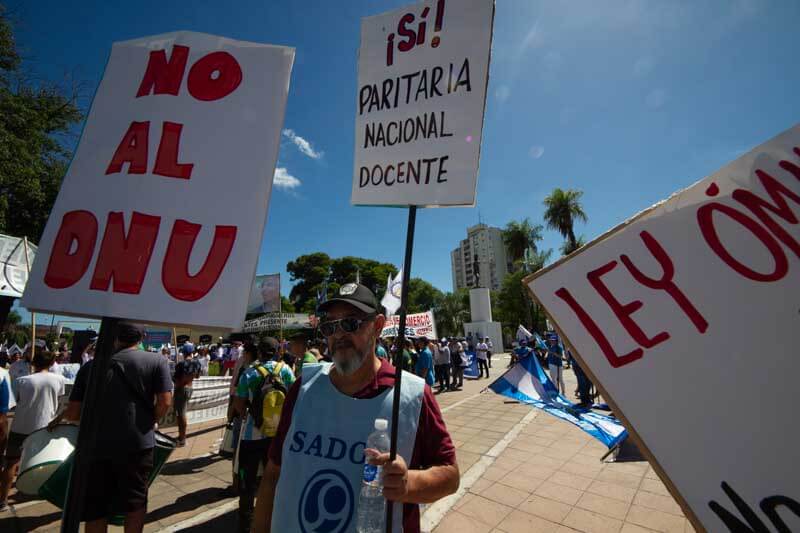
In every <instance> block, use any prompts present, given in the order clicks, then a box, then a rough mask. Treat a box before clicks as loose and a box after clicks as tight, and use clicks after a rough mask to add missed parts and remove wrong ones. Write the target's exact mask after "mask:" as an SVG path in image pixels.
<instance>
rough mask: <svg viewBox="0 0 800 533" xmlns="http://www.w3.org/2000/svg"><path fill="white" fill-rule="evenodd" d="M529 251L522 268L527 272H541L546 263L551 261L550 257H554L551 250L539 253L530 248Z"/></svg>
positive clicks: (526, 253)
mask: <svg viewBox="0 0 800 533" xmlns="http://www.w3.org/2000/svg"><path fill="white" fill-rule="evenodd" d="M528 250H529V251H526V252H525V257H523V259H522V267H523V268H524V269H525V271H526V272H536V271H538V270H541V269H542V268H544V265H545V263H547V262H548V261H550V257H551V256H552V255H553V250H552V249H550V248H548V249H547V250H541V251H538V252H536V251H534V250H533V249H532V248H528Z"/></svg>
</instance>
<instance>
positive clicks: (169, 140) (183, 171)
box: [153, 122, 194, 180]
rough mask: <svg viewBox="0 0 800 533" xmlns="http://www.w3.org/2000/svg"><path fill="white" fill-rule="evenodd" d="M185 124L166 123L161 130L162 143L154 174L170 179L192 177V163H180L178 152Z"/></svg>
mask: <svg viewBox="0 0 800 533" xmlns="http://www.w3.org/2000/svg"><path fill="white" fill-rule="evenodd" d="M181 130H183V124H176V123H175V122H164V125H163V126H162V129H161V142H160V143H159V144H158V153H157V154H156V165H155V167H153V174H158V175H159V176H166V177H168V178H181V179H185V180H188V179H189V178H190V177H191V176H192V168H193V167H194V164H192V163H178V152H179V150H180V145H181Z"/></svg>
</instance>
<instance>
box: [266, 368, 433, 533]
mask: <svg viewBox="0 0 800 533" xmlns="http://www.w3.org/2000/svg"><path fill="white" fill-rule="evenodd" d="M331 366H332V365H331V364H330V363H322V364H316V365H313V364H311V365H303V381H302V386H301V387H300V391H299V394H298V396H297V402H296V403H295V405H294V411H293V413H292V424H291V427H290V428H289V432H288V433H287V435H286V440H285V441H284V443H283V450H282V460H281V475H280V478H279V480H278V487H277V491H276V493H275V502H274V505H273V507H272V509H273V511H272V531H277V532H284V531H287V532H288V531H301V532H302V533H312V532H320V533H323V532H324V533H355V531H356V515H357V513H356V507H357V506H358V497H359V493H360V491H361V477H362V473H363V470H364V449H365V448H366V440H367V437H368V436H369V435H370V433H372V432H373V431H374V423H375V419H376V418H385V419H386V420H388V421H389V423H390V424H391V419H392V397H393V390H394V389H388V390H385V391H383V392H382V393H381V394H379V395H378V396H376V397H374V398H370V399H356V398H352V397H350V396H347V395H345V394H342V393H341V392H339V391H338V390H337V389H336V387H334V386H333V384H332V383H331V380H330V376H329V373H330V370H331ZM424 391H425V382H424V381H423V380H422V379H420V378H419V377H417V376H415V375H413V374H410V373H408V372H403V380H402V386H401V389H400V416H399V425H398V429H399V431H398V435H397V453H398V454H399V455H400V456H402V457H403V459H405V460H406V463H410V462H411V454H412V452H413V451H414V441H415V440H416V436H417V426H418V425H419V413H420V410H421V408H422V397H423V393H424ZM389 431H391V428H389ZM394 506H395V507H394V515H393V516H394V520H393V523H394V526H393V531H397V532H401V531H403V526H402V524H403V506H402V504H394Z"/></svg>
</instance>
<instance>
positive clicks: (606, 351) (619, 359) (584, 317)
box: [555, 287, 644, 368]
mask: <svg viewBox="0 0 800 533" xmlns="http://www.w3.org/2000/svg"><path fill="white" fill-rule="evenodd" d="M555 294H556V296H558V297H559V298H561V299H562V300H564V301H565V302H566V303H567V305H568V306H569V307H570V309H572V312H573V313H575V316H577V317H578V320H580V321H581V324H583V327H584V328H586V331H588V332H589V334H590V335H591V336H592V337H594V340H595V342H597V345H598V346H600V350H601V351H602V352H603V355H605V356H606V360H608V364H610V365H611V367H612V368H619V367H621V366H624V365H627V364H628V363H632V362H634V361H636V360H637V359H641V358H642V355H644V350H642V349H641V348H636V349H635V350H633V351H631V352H629V353H627V354H625V355H617V352H615V351H614V348H613V347H612V346H611V343H610V342H609V341H608V338H607V337H606V336H605V335H604V334H603V331H602V330H601V329H600V327H599V326H598V325H597V323H596V322H595V321H594V320H593V319H592V317H591V316H589V313H587V312H586V310H585V309H584V308H583V307H582V306H581V304H579V303H578V302H577V301H576V300H575V298H573V296H572V294H570V292H569V291H568V290H567V289H566V288H565V287H561V288H560V289H558V290H557V291H556V292H555Z"/></svg>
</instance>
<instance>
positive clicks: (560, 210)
mask: <svg viewBox="0 0 800 533" xmlns="http://www.w3.org/2000/svg"><path fill="white" fill-rule="evenodd" d="M581 196H583V191H578V190H574V189H567V190H566V191H564V190H561V189H559V188H555V189H553V192H552V193H550V196H548V197H546V198H545V199H544V206H545V208H546V209H545V212H544V220H545V222H546V223H547V227H548V228H550V229H554V230H556V231H558V232H559V233H560V234H561V236H562V237H564V238H565V239H566V240H567V244H569V246H568V247H567V249H571V250H576V249H577V248H579V244H578V239H577V238H576V237H575V231H574V226H575V221H576V220H581V221H583V222H586V221H587V220H588V219H587V217H586V213H584V212H583V207H581V204H580V199H581Z"/></svg>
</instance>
